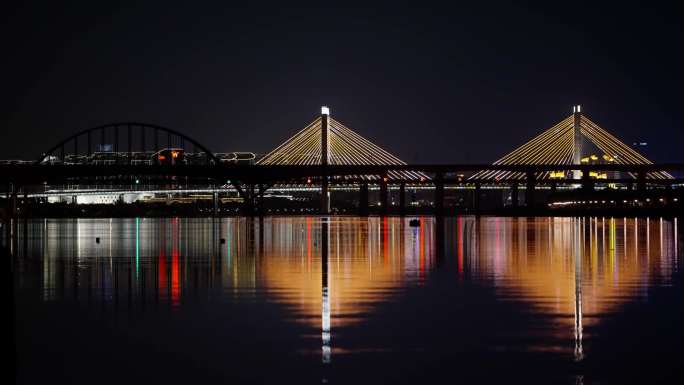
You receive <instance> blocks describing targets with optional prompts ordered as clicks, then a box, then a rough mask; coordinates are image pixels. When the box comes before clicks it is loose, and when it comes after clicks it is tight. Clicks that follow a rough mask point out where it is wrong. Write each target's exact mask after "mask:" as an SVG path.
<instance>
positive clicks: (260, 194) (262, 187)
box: [256, 184, 268, 223]
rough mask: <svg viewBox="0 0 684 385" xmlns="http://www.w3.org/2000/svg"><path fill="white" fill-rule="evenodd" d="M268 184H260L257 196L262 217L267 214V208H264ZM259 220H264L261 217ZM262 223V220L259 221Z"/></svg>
mask: <svg viewBox="0 0 684 385" xmlns="http://www.w3.org/2000/svg"><path fill="white" fill-rule="evenodd" d="M267 188H268V186H266V185H263V184H260V185H259V192H258V194H257V196H256V206H257V207H256V209H257V212H258V214H259V216H260V217H262V216H263V215H264V214H265V209H264V193H265V192H266V189H267ZM259 220H262V219H261V218H260V219H259ZM259 223H261V222H259Z"/></svg>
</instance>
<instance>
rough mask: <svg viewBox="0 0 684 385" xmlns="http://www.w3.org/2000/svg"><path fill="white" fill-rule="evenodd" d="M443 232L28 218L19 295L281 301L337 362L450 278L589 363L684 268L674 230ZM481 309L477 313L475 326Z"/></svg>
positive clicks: (364, 223)
mask: <svg viewBox="0 0 684 385" xmlns="http://www.w3.org/2000/svg"><path fill="white" fill-rule="evenodd" d="M443 221H444V222H443V223H442V222H441V221H439V222H437V221H435V219H433V218H422V220H421V225H420V226H419V227H410V226H409V224H408V219H403V218H387V217H385V218H377V217H371V218H341V217H339V218H331V219H326V218H323V219H321V218H320V217H297V218H284V217H278V218H265V219H263V220H262V221H259V220H258V219H254V220H252V219H246V218H230V219H183V218H172V219H139V218H138V219H112V220H110V219H78V220H51V219H48V220H39V221H29V222H28V229H27V231H26V232H24V231H19V234H20V235H22V234H27V235H28V237H27V238H25V239H21V238H20V239H19V242H18V246H19V247H18V251H19V254H18V258H17V261H18V262H17V263H18V266H19V267H20V268H19V269H18V273H17V274H18V277H17V284H18V290H19V292H22V290H29V289H31V288H38V287H39V288H40V293H41V294H40V295H41V299H42V301H44V302H54V301H74V300H75V301H78V302H81V301H84V302H85V301H87V302H88V303H92V302H97V303H101V305H102V306H104V307H107V306H111V307H116V306H122V304H127V306H129V307H131V308H135V307H136V306H143V305H144V306H148V307H149V306H158V307H166V308H169V309H171V311H176V312H182V311H183V307H184V306H185V305H186V304H188V303H194V302H198V301H199V302H202V301H207V302H211V301H214V300H215V301H225V300H229V299H231V298H232V299H231V300H239V301H265V302H269V303H275V304H278V305H280V306H284V307H285V308H286V309H287V312H286V314H288V316H287V317H286V319H284V320H282V321H283V322H294V323H296V324H300V325H302V326H304V327H305V328H307V330H317V331H320V334H318V333H311V334H308V335H306V336H304V337H305V338H307V339H308V340H309V341H311V339H318V340H319V341H320V344H321V346H322V348H321V350H320V351H321V354H322V361H323V362H324V363H326V362H330V361H331V360H334V356H335V355H336V354H345V353H353V352H355V351H356V350H355V349H357V348H358V349H363V347H362V348H359V347H358V346H354V343H351V342H349V341H345V339H344V337H340V338H337V335H338V333H336V332H337V331H339V330H344V329H345V328H352V329H353V328H354V327H358V326H361V325H364V323H366V322H372V321H373V319H374V317H376V316H377V313H379V312H383V311H387V308H386V307H384V305H385V304H387V303H401V302H402V301H403V299H402V298H404V297H405V296H407V295H409V293H413V292H416V291H420V290H423V287H424V286H429V285H430V281H431V279H432V277H433V276H436V275H438V274H442V275H443V273H445V274H448V275H449V276H450V278H449V280H451V281H453V282H454V283H455V286H453V287H451V288H450V289H451V290H459V286H458V285H459V282H460V283H461V284H465V283H466V282H469V283H471V284H472V283H476V284H477V285H479V286H483V287H486V288H488V289H489V290H491V291H493V292H494V293H495V297H496V300H497V301H498V302H502V303H505V302H513V303H516V304H522V305H523V307H525V308H526V311H527V312H529V313H530V314H531V315H533V316H535V317H536V316H539V317H541V319H543V321H542V323H543V325H544V327H543V328H540V329H537V330H532V328H530V330H527V331H525V332H526V333H530V334H534V335H535V338H534V339H533V341H534V342H530V343H529V344H526V345H524V346H519V347H518V348H520V349H522V350H525V351H553V352H560V353H561V354H566V355H568V356H569V357H574V358H575V359H576V360H582V359H583V357H584V356H585V354H590V353H589V352H587V351H586V349H584V348H583V340H584V339H586V338H591V337H592V336H591V334H590V333H589V334H588V333H586V332H585V330H586V329H587V328H591V327H592V326H594V325H596V324H598V323H601V322H602V320H604V319H605V318H608V317H610V316H611V314H613V313H615V312H618V311H619V310H620V309H621V307H622V306H624V305H626V304H628V303H630V302H634V301H641V300H645V298H647V297H648V295H649V290H651V289H652V287H654V286H660V285H668V284H669V282H670V279H671V277H672V275H673V273H674V272H675V271H676V270H677V269H678V266H679V263H681V261H680V257H679V254H678V250H679V240H678V229H677V226H678V223H677V220H676V219H675V220H673V221H668V220H662V219H635V218H496V217H483V218H479V219H478V218H475V217H457V218H446V219H444V220H443ZM438 227H439V228H441V229H442V230H439V229H438ZM96 237H99V239H100V241H99V243H98V242H96V240H95V239H96ZM32 266H33V267H32ZM33 268H35V269H36V273H38V274H35V276H32V275H31V269H33ZM461 287H463V286H461ZM438 293H439V292H438ZM446 294H449V293H445V295H446ZM483 306H486V305H483ZM480 310H481V309H469V312H470V316H471V317H473V316H474V314H473V313H476V312H478V311H480ZM434 311H435V313H439V312H440V309H435V310H434ZM433 316H435V314H433ZM463 316H464V317H465V316H468V315H466V314H464V315H463ZM350 330H351V329H350ZM572 341H574V342H572ZM370 345H373V344H372V343H369V346H370ZM373 346H374V347H373V348H377V349H382V346H380V347H377V344H376V345H373ZM299 348H301V347H299ZM308 353H311V352H310V351H308Z"/></svg>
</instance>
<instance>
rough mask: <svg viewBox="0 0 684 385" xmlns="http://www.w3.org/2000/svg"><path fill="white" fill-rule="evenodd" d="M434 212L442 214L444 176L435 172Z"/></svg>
mask: <svg viewBox="0 0 684 385" xmlns="http://www.w3.org/2000/svg"><path fill="white" fill-rule="evenodd" d="M435 214H436V215H443V214H444V176H443V175H442V174H437V176H436V178H435Z"/></svg>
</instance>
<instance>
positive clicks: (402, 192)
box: [399, 182, 406, 216]
mask: <svg viewBox="0 0 684 385" xmlns="http://www.w3.org/2000/svg"><path fill="white" fill-rule="evenodd" d="M399 215H402V216H403V215H406V182H401V183H400V184H399Z"/></svg>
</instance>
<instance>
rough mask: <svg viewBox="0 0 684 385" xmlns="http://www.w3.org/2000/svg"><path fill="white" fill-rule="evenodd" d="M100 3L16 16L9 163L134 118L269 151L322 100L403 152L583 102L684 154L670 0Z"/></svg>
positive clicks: (407, 156)
mask: <svg viewBox="0 0 684 385" xmlns="http://www.w3.org/2000/svg"><path fill="white" fill-rule="evenodd" d="M101 3H104V2H99V1H87V2H81V3H75V2H65V3H63V2H46V3H28V4H20V5H14V6H12V7H10V8H5V9H3V12H2V15H1V16H0V18H1V21H2V24H1V30H0V36H1V37H0V43H2V48H3V54H4V55H3V58H2V60H1V61H0V62H1V63H0V66H1V67H2V68H1V69H2V77H3V80H2V83H1V84H2V86H1V87H2V93H0V95H2V96H0V98H2V99H1V100H0V102H1V105H0V124H1V125H2V126H1V128H0V129H1V132H2V134H0V135H1V136H0V139H1V141H0V146H1V150H2V154H1V156H0V158H6V159H7V158H35V157H37V155H38V154H40V153H41V152H43V151H45V150H46V149H47V147H50V146H51V145H53V144H55V143H56V142H58V141H59V140H60V139H62V138H64V137H66V136H67V135H68V134H70V133H73V132H75V131H77V130H82V129H85V128H88V127H91V126H96V125H100V124H104V123H111V122H116V121H129V120H133V121H143V122H148V123H155V124H160V125H163V126H167V127H170V128H173V129H176V130H179V131H182V132H184V133H186V134H188V135H189V136H192V137H194V138H195V139H197V140H198V141H199V142H202V143H204V144H207V145H208V147H209V148H210V149H212V150H214V151H217V152H226V151H254V152H258V153H263V152H267V151H268V150H270V149H271V148H273V147H274V146H276V145H277V144H279V143H280V142H282V141H283V140H285V139H287V138H288V137H289V136H290V135H292V134H294V133H295V132H296V131H297V130H299V129H300V128H302V127H304V126H305V125H306V124H307V123H309V122H310V121H311V120H312V119H313V118H314V117H315V116H316V114H317V113H318V111H319V108H320V106H321V105H323V104H326V105H329V106H330V107H331V110H332V115H333V116H334V117H335V118H336V119H338V120H340V121H341V122H343V123H345V124H346V125H347V126H349V127H351V128H353V129H355V130H356V131H357V132H359V133H360V134H361V135H364V136H366V137H367V138H369V139H371V140H373V141H375V142H376V143H377V144H379V145H380V146H381V147H384V148H386V149H388V150H389V151H390V152H393V153H395V154H396V155H398V156H399V157H400V158H403V159H404V160H406V161H409V162H439V163H446V162H453V163H457V162H491V161H493V160H495V159H496V158H497V157H499V156H500V155H503V154H504V153H506V152H508V151H509V150H512V149H513V148H514V147H516V146H517V145H519V144H521V143H522V142H524V141H526V140H527V139H529V138H530V137H531V136H533V135H535V134H536V133H538V132H540V131H541V130H542V129H545V128H548V127H550V126H551V125H553V124H554V123H556V122H557V121H559V120H561V119H563V118H564V117H566V116H567V115H569V114H570V112H571V106H572V105H573V104H582V105H583V110H584V111H585V112H586V113H587V115H588V116H589V117H590V118H591V119H592V120H594V121H595V122H597V123H598V124H600V125H601V126H603V127H604V128H606V129H608V130H609V131H612V132H613V133H614V134H615V135H617V136H618V137H619V138H622V139H624V140H625V141H626V142H629V143H631V142H633V141H634V140H642V141H648V142H649V148H648V150H647V155H648V156H650V157H651V158H652V159H653V160H655V161H684V155H682V154H681V151H682V150H681V148H682V146H681V143H682V142H683V141H684V133H683V132H682V128H683V125H684V119H683V118H682V114H681V111H682V105H683V103H682V102H683V100H682V96H681V88H682V79H683V75H682V72H681V71H682V68H684V59H683V56H682V46H683V45H684V44H683V43H682V42H683V41H684V39H682V38H683V37H684V34H683V33H682V22H681V20H682V17H683V16H684V14H682V12H681V11H679V10H678V9H677V8H675V7H674V5H670V3H665V4H664V5H663V4H660V5H659V4H656V3H654V2H649V3H648V5H638V4H636V3H629V2H621V3H619V4H620V5H619V6H611V5H600V6H597V5H596V4H592V3H587V4H582V3H581V2H574V1H568V2H549V3H554V4H553V5H545V6H537V5H529V4H523V3H495V2H487V3H486V4H481V5H470V6H468V7H460V6H454V5H451V6H448V7H445V6H437V5H430V4H428V3H427V2H414V4H413V5H412V6H403V5H398V4H399V3H396V2H392V3H385V4H382V5H379V6H377V7H373V8H370V7H368V6H363V7H362V6H358V7H355V6H351V5H350V6H346V5H345V6H343V5H339V6H335V4H336V3H333V2H327V1H325V2H324V1H320V2H317V3H312V4H317V5H315V6H311V5H309V6H293V5H289V6H287V7H285V6H279V7H276V6H273V5H269V4H268V3H267V2H259V3H258V4H260V6H258V7H256V6H255V7H253V8H245V7H241V8H235V7H233V6H231V5H229V4H233V2H221V3H215V4H211V5H209V4H200V2H186V4H184V5H175V4H172V3H171V2H159V3H152V2H146V3H145V4H129V5H122V4H123V3H122V4H112V5H108V6H106V5H103V4H101ZM245 3H246V2H245ZM288 3H290V2H281V4H288ZM477 3H484V2H477ZM65 4H66V5H65ZM339 4H350V3H339ZM672 4H674V3H672Z"/></svg>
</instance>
